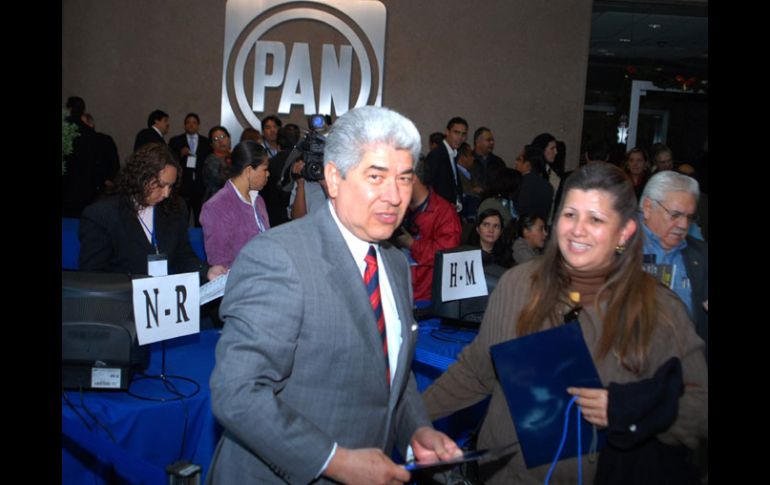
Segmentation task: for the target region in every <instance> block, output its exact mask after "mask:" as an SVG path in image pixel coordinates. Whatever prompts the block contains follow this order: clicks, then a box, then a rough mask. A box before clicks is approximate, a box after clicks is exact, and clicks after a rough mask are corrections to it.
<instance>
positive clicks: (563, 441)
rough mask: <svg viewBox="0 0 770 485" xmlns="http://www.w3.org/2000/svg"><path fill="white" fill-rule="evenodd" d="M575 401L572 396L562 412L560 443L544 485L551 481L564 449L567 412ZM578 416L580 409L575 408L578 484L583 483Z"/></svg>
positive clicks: (567, 426)
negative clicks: (562, 428) (562, 423)
mask: <svg viewBox="0 0 770 485" xmlns="http://www.w3.org/2000/svg"><path fill="white" fill-rule="evenodd" d="M576 399H577V396H574V397H573V398H572V399H570V401H569V404H568V405H567V410H566V411H565V412H564V431H563V432H562V435H561V443H559V449H558V450H557V451H556V456H554V457H553V462H552V463H551V468H549V469H548V474H547V475H546V476H545V485H548V482H549V481H550V480H551V474H553V470H554V469H555V468H556V462H558V461H559V456H561V452H562V450H563V449H564V443H565V442H566V441H567V429H569V410H570V409H571V408H572V405H573V404H574V403H575V400H576ZM580 414H581V409H580V406H578V407H577V422H578V432H577V439H578V443H577V451H578V454H577V459H578V483H579V484H582V483H583V463H582V462H583V460H582V459H581V455H582V453H581V452H582V447H581V443H580Z"/></svg>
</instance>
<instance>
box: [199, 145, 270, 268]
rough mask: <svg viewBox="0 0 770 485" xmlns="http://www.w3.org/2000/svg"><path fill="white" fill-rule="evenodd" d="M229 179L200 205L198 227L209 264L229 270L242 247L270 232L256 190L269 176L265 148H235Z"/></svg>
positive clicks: (263, 201) (260, 187) (245, 146)
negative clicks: (199, 227)
mask: <svg viewBox="0 0 770 485" xmlns="http://www.w3.org/2000/svg"><path fill="white" fill-rule="evenodd" d="M231 160H232V164H231V165H230V179H229V180H228V181H227V182H226V183H225V185H224V187H222V188H221V189H219V191H218V192H217V193H216V194H214V196H213V197H211V198H210V199H209V200H207V201H206V203H205V204H203V209H201V226H202V227H203V243H204V245H205V248H206V258H208V262H209V264H218V265H222V266H225V267H226V268H230V266H231V265H232V264H233V261H235V257H236V256H238V253H239V252H240V250H241V248H242V247H243V246H245V245H246V243H247V242H249V241H250V240H251V238H253V237H254V236H257V235H259V234H261V233H263V232H265V231H267V230H268V229H270V221H269V219H268V215H267V207H266V206H265V200H264V199H263V198H262V197H261V196H260V195H259V191H260V190H262V189H263V188H264V187H265V184H266V183H267V179H268V177H269V176H270V172H269V171H268V163H269V162H268V158H267V152H266V151H265V148H264V147H263V146H262V145H260V144H258V143H256V142H253V141H250V140H247V141H243V142H241V143H239V144H237V145H236V146H235V148H234V149H233V152H232V155H231Z"/></svg>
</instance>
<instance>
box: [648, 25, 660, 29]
mask: <svg viewBox="0 0 770 485" xmlns="http://www.w3.org/2000/svg"><path fill="white" fill-rule="evenodd" d="M647 27H649V28H651V29H652V30H657V29H659V28H661V27H663V26H662V25H660V24H647Z"/></svg>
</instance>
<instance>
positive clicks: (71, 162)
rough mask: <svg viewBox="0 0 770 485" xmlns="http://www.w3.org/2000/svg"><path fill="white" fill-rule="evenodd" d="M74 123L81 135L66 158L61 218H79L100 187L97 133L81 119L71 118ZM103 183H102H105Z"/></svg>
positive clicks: (73, 143)
mask: <svg viewBox="0 0 770 485" xmlns="http://www.w3.org/2000/svg"><path fill="white" fill-rule="evenodd" d="M67 121H69V122H70V123H73V124H75V126H76V127H77V129H78V136H77V137H75V139H74V140H73V141H72V153H70V154H69V155H67V156H66V157H65V159H64V160H65V168H66V171H65V172H64V175H62V179H61V180H62V216H64V217H80V213H81V212H83V209H84V208H85V207H86V206H87V205H88V204H90V203H92V202H93V201H94V200H95V199H96V197H97V195H98V193H99V189H100V188H101V184H100V180H99V139H98V137H97V134H96V131H94V129H93V128H91V127H89V126H88V125H86V124H85V123H83V122H82V121H81V120H80V119H78V118H68V120H67ZM102 182H103V181H102Z"/></svg>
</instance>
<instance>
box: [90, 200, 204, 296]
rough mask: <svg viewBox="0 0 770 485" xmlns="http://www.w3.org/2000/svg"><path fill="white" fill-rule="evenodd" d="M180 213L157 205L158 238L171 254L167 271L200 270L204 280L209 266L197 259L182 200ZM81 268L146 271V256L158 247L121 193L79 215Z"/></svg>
mask: <svg viewBox="0 0 770 485" xmlns="http://www.w3.org/2000/svg"><path fill="white" fill-rule="evenodd" d="M179 204H180V205H181V207H180V210H179V212H176V213H167V212H166V211H165V210H163V209H162V208H161V207H157V206H156V208H155V237H156V238H157V240H158V248H159V250H160V252H161V253H164V254H166V255H167V256H168V273H169V274H179V273H188V272H192V271H198V272H200V274H201V281H205V278H206V272H207V271H208V265H207V264H206V263H204V262H203V261H201V260H200V259H198V256H196V255H195V252H194V251H193V249H192V246H190V239H189V236H188V235H187V224H188V223H187V221H188V213H187V207H186V206H185V204H184V202H183V201H182V200H179ZM79 237H80V269H81V271H103V272H107V273H126V274H136V275H146V274H147V255H149V254H154V253H155V248H153V246H152V244H150V242H149V241H148V240H147V236H145V234H144V230H143V229H142V226H141V223H140V222H139V218H138V217H136V215H133V214H131V212H130V210H129V209H128V207H127V206H126V204H125V203H124V202H122V201H121V198H120V196H117V195H113V196H110V197H107V198H104V199H101V200H99V201H97V202H95V203H94V204H91V205H90V206H88V207H86V208H85V210H84V211H83V215H82V216H81V218H80V229H79Z"/></svg>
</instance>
